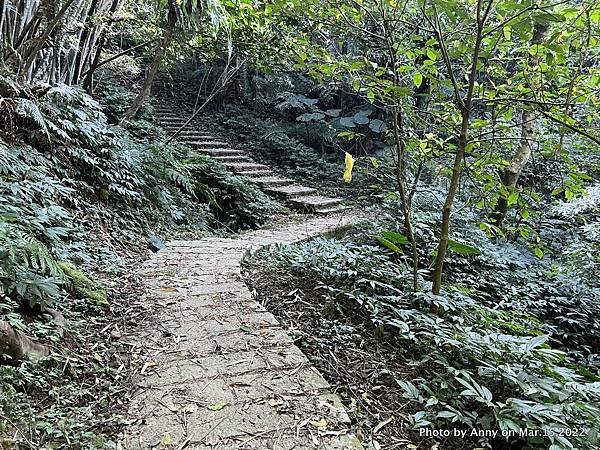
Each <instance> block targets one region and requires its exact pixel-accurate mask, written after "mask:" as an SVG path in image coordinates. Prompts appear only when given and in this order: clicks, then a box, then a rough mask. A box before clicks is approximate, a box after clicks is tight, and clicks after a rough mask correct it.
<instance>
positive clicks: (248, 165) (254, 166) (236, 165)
mask: <svg viewBox="0 0 600 450" xmlns="http://www.w3.org/2000/svg"><path fill="white" fill-rule="evenodd" d="M223 164H225V165H226V166H227V167H230V168H232V169H233V170H235V171H236V172H249V171H253V170H268V169H269V166H265V165H263V164H258V163H255V162H253V161H252V162H234V161H229V162H225V163H223ZM269 170H270V169H269Z"/></svg>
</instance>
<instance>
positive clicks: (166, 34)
mask: <svg viewBox="0 0 600 450" xmlns="http://www.w3.org/2000/svg"><path fill="white" fill-rule="evenodd" d="M176 23H177V12H176V10H175V4H174V3H173V0H170V1H169V13H168V17H167V22H166V23H165V26H164V28H163V36H162V39H161V41H160V42H159V44H158V46H157V47H156V51H155V53H154V58H153V59H152V63H151V64H150V67H149V68H148V71H147V72H146V77H145V78H144V84H143V85H142V89H141V91H140V93H139V94H138V95H137V97H136V98H135V100H134V101H133V103H132V104H131V106H130V107H129V109H128V110H127V112H125V115H124V116H123V118H122V119H121V122H120V124H121V125H123V124H124V123H125V122H126V121H127V120H130V119H132V118H133V117H135V115H136V114H137V112H138V111H139V109H140V107H141V106H142V104H143V103H144V101H145V100H146V98H147V97H148V95H149V94H150V90H151V89H152V83H153V82H154V77H155V76H156V74H157V73H158V69H159V68H160V63H161V62H162V60H163V57H164V55H165V52H166V51H167V48H168V47H169V44H170V43H171V39H172V38H173V31H174V29H175V24H176Z"/></svg>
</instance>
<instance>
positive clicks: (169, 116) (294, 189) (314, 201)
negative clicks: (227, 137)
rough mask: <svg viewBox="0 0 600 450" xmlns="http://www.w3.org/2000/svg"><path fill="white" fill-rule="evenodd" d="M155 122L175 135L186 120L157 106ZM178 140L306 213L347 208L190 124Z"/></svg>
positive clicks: (324, 212) (325, 212)
mask: <svg viewBox="0 0 600 450" xmlns="http://www.w3.org/2000/svg"><path fill="white" fill-rule="evenodd" d="M154 119H155V120H156V122H157V123H158V124H160V125H161V126H162V127H163V129H164V130H165V131H167V132H168V133H175V132H176V131H177V130H179V128H180V127H181V126H182V125H184V124H185V122H186V121H187V118H186V117H181V116H180V115H179V114H178V113H177V112H175V111H174V110H173V109H172V108H169V107H167V106H157V107H155V109H154ZM177 138H178V140H179V141H181V142H183V143H184V144H186V145H188V146H189V147H192V148H195V149H197V150H198V151H199V152H201V153H203V154H205V155H209V156H211V157H213V158H215V159H216V160H218V161H219V162H221V163H222V164H223V165H224V166H225V167H227V168H228V169H229V170H231V171H233V172H235V173H236V174H238V175H241V176H244V177H246V178H248V179H250V180H251V181H252V182H254V183H256V184H258V185H259V186H260V187H261V188H262V189H263V190H264V191H266V192H267V193H269V194H272V195H274V196H277V197H279V198H280V199H281V200H283V201H285V202H286V203H288V204H289V205H290V206H291V207H293V208H294V209H297V210H299V211H302V212H305V213H316V214H330V213H334V212H338V211H341V210H344V209H346V208H347V206H344V205H342V202H343V200H342V199H340V198H333V197H326V196H323V195H319V193H318V191H317V189H314V188H311V187H306V186H302V185H300V184H297V183H296V182H295V181H294V180H291V179H289V178H286V177H283V176H280V175H279V174H277V173H276V172H275V171H274V170H273V169H272V168H271V167H269V166H267V165H264V164H259V163H257V162H256V161H255V160H254V159H252V157H251V156H250V155H249V154H248V152H246V151H245V150H242V149H239V148H236V147H234V146H232V145H231V144H230V143H228V142H225V141H224V140H223V139H220V138H219V137H217V136H215V135H213V134H211V133H209V132H206V131H202V130H199V129H198V128H197V127H196V126H195V125H194V122H193V121H192V122H191V123H190V124H189V125H187V126H186V127H185V128H184V129H183V130H182V131H181V133H180V134H179V135H178V136H177Z"/></svg>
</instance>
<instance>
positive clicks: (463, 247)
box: [448, 239, 481, 255]
mask: <svg viewBox="0 0 600 450" xmlns="http://www.w3.org/2000/svg"><path fill="white" fill-rule="evenodd" d="M448 250H452V251H453V252H454V253H458V254H459V255H480V254H481V250H479V249H478V248H477V247H473V246H472V245H467V244H463V243H462V242H458V241H455V240H453V239H448Z"/></svg>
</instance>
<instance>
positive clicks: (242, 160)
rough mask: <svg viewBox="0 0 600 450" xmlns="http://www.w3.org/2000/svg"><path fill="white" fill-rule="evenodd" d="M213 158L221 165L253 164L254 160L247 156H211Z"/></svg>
mask: <svg viewBox="0 0 600 450" xmlns="http://www.w3.org/2000/svg"><path fill="white" fill-rule="evenodd" d="M213 158H215V159H217V160H219V161H220V162H222V163H223V164H225V163H228V162H233V163H238V162H239V163H253V162H254V160H253V159H251V158H250V157H249V156H248V155H245V154H242V155H213Z"/></svg>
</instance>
